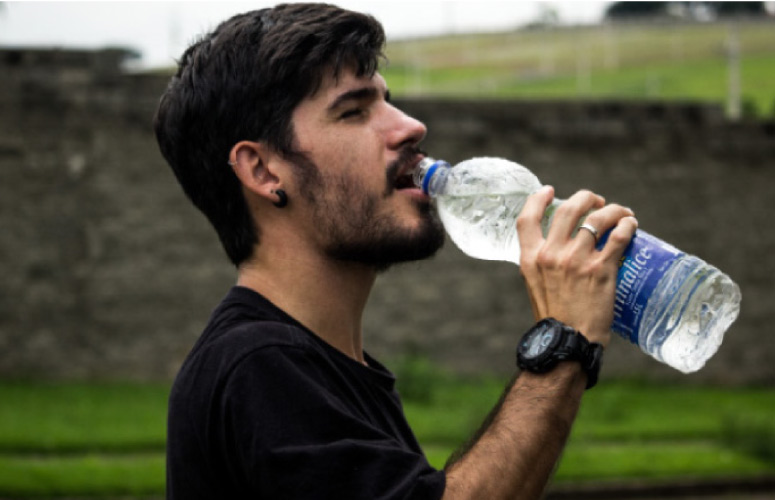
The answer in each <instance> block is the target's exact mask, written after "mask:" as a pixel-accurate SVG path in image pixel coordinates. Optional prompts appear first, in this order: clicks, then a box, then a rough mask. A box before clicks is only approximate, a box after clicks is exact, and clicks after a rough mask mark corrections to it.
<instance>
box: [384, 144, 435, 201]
mask: <svg viewBox="0 0 775 500" xmlns="http://www.w3.org/2000/svg"><path fill="white" fill-rule="evenodd" d="M417 155H423V156H425V155H426V153H425V151H423V150H422V149H420V148H419V147H417V146H413V145H408V146H404V147H403V148H401V151H399V153H398V158H396V159H395V160H393V161H392V162H390V164H389V165H388V167H387V169H386V170H385V182H386V191H385V195H389V194H390V193H392V192H393V190H394V189H395V184H396V181H397V180H398V172H400V171H401V170H402V169H403V168H404V167H408V166H409V165H411V163H412V162H413V161H414V160H415V158H416V157H417Z"/></svg>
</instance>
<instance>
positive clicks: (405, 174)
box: [393, 154, 422, 190]
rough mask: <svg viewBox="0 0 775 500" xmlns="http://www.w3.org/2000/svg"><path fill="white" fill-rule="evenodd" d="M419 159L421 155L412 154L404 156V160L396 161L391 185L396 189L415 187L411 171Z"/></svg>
mask: <svg viewBox="0 0 775 500" xmlns="http://www.w3.org/2000/svg"><path fill="white" fill-rule="evenodd" d="M402 159H404V158H402ZM420 160H422V156H421V155H418V154H412V156H411V157H408V158H406V159H405V161H400V162H398V163H397V165H398V169H397V171H396V172H395V180H394V182H393V187H394V188H395V189H396V190H401V189H415V188H417V186H415V184H414V180H413V179H412V172H414V169H415V167H416V166H417V164H418V163H419V162H420Z"/></svg>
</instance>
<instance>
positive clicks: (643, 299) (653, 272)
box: [598, 229, 684, 344]
mask: <svg viewBox="0 0 775 500" xmlns="http://www.w3.org/2000/svg"><path fill="white" fill-rule="evenodd" d="M607 240H608V233H606V234H605V235H604V236H603V237H602V238H600V241H599V242H598V248H602V247H603V245H605V242H606V241H607ZM682 255H684V253H683V252H681V251H680V250H678V249H677V248H675V247H674V246H672V245H670V244H668V243H666V242H664V241H662V240H660V239H659V238H656V237H654V236H652V235H650V234H649V233H647V232H645V231H641V230H640V229H639V230H638V231H637V232H636V233H635V237H633V239H632V242H630V245H629V246H628V247H627V249H626V250H625V251H624V255H623V256H622V259H621V261H620V262H619V274H618V276H617V282H616V297H615V299H614V322H613V325H612V327H611V328H612V330H613V331H614V332H616V333H618V334H619V335H620V336H622V337H624V338H625V339H628V340H629V341H630V342H632V343H633V344H637V343H638V331H639V330H640V323H641V320H642V319H643V312H644V311H645V309H646V303H647V302H648V300H649V297H651V294H652V292H653V291H654V289H655V288H656V286H657V284H658V283H659V281H660V280H661V279H662V277H663V276H664V275H665V273H666V272H667V271H668V269H670V266H671V265H672V264H673V262H674V261H675V260H676V259H677V258H679V257H681V256H682Z"/></svg>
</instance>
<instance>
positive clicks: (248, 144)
mask: <svg viewBox="0 0 775 500" xmlns="http://www.w3.org/2000/svg"><path fill="white" fill-rule="evenodd" d="M279 158H280V157H279V155H278V154H277V153H276V152H275V151H274V150H273V149H272V148H271V147H269V146H267V145H266V144H264V143H261V142H253V141H240V142H238V143H237V144H235V145H234V146H233V147H232V148H231V151H230V152H229V165H231V168H232V170H234V174H235V175H236V176H237V178H238V179H239V181H240V183H242V186H243V188H244V189H246V190H248V191H250V192H252V193H254V194H256V195H258V196H260V197H262V198H266V199H267V200H269V201H275V200H276V199H277V195H276V194H274V192H275V190H277V189H280V188H281V187H282V185H281V182H280V177H279V175H278V174H279V172H278V170H279V169H278V168H277V167H278V166H279V165H278V163H277V161H278V160H279Z"/></svg>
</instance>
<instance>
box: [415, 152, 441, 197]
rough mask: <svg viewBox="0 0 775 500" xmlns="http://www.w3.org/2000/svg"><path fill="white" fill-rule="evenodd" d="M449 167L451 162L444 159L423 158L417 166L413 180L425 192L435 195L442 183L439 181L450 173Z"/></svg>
mask: <svg viewBox="0 0 775 500" xmlns="http://www.w3.org/2000/svg"><path fill="white" fill-rule="evenodd" d="M449 168H450V164H449V163H447V162H446V161H444V160H436V159H435V158H423V159H422V160H421V161H420V163H419V164H418V165H417V167H415V170H414V174H413V176H412V180H413V181H414V184H415V185H416V186H417V187H419V188H420V189H422V191H423V193H425V194H427V195H430V196H433V195H434V194H436V191H437V189H436V187H437V186H439V185H440V184H441V183H440V182H439V181H440V180H441V179H442V178H443V177H446V175H447V174H448V173H449V170H448V169H449Z"/></svg>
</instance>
